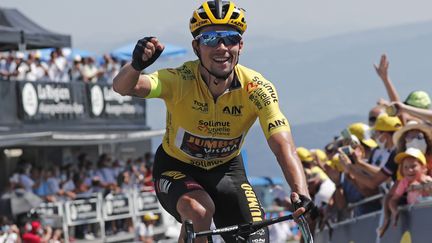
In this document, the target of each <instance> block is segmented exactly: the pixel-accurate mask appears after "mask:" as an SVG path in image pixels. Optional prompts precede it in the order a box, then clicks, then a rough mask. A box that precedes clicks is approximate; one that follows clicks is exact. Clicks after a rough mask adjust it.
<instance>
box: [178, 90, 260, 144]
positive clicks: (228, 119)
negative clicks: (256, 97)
mask: <svg viewBox="0 0 432 243" xmlns="http://www.w3.org/2000/svg"><path fill="white" fill-rule="evenodd" d="M248 99H249V98H248V95H247V93H246V92H243V91H242V90H241V89H237V90H233V91H229V92H226V93H224V94H222V95H220V96H219V97H218V98H217V99H213V97H212V95H211V94H210V93H205V92H202V91H201V92H200V90H194V92H189V94H188V95H185V96H184V97H182V99H180V100H179V101H178V102H176V104H175V105H174V106H175V107H172V108H171V109H170V110H171V113H172V114H171V117H172V122H174V123H175V125H176V126H178V127H182V128H185V129H186V130H188V131H192V132H194V133H199V134H202V135H213V136H222V137H224V136H232V135H235V134H240V133H242V132H243V131H245V130H247V129H248V128H249V127H250V125H251V124H252V123H253V122H254V121H255V119H256V113H255V111H254V109H253V107H252V106H251V105H250V101H249V100H248Z"/></svg>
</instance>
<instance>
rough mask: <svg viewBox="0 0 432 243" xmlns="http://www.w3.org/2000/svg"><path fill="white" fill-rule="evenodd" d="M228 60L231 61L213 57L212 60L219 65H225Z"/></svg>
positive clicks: (227, 58) (225, 58)
mask: <svg viewBox="0 0 432 243" xmlns="http://www.w3.org/2000/svg"><path fill="white" fill-rule="evenodd" d="M229 60H231V57H214V58H213V61H214V62H216V63H221V64H223V63H226V62H228V61H229Z"/></svg>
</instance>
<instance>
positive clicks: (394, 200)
mask: <svg viewBox="0 0 432 243" xmlns="http://www.w3.org/2000/svg"><path fill="white" fill-rule="evenodd" d="M389 197H390V198H389V204H388V205H389V209H390V212H391V219H392V222H393V225H394V226H396V225H397V221H398V218H399V210H398V203H399V200H400V199H401V197H400V196H397V195H395V194H391V195H389Z"/></svg>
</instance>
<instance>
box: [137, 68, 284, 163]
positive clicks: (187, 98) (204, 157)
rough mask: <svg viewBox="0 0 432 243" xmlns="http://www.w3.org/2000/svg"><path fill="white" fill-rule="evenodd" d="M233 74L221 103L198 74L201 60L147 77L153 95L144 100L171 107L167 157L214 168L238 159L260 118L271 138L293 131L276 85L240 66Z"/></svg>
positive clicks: (165, 140)
mask: <svg viewBox="0 0 432 243" xmlns="http://www.w3.org/2000/svg"><path fill="white" fill-rule="evenodd" d="M234 72H235V78H234V80H233V82H232V83H231V86H230V88H229V89H228V90H227V91H226V92H225V93H223V94H222V95H221V96H219V97H218V98H217V99H214V98H213V95H212V94H211V93H210V90H209V88H208V86H207V84H206V83H205V82H204V80H203V79H202V77H201V75H200V73H199V60H196V61H190V62H186V63H184V64H183V65H182V66H181V67H179V68H176V69H161V70H158V71H156V72H154V73H152V74H148V77H149V78H150V81H151V91H150V93H149V94H148V95H147V97H145V98H161V99H163V100H164V101H165V105H166V108H167V115H166V133H165V136H164V138H163V142H162V146H163V149H164V150H165V152H166V153H167V154H168V155H170V156H172V157H174V158H176V159H178V160H181V161H183V162H186V163H189V164H191V165H194V166H198V167H201V168H203V169H206V170H210V169H212V168H214V167H216V166H218V165H221V164H224V163H226V162H227V161H229V160H230V159H232V158H234V157H235V156H237V155H239V153H240V148H241V146H242V144H243V141H244V138H245V136H246V133H247V132H248V130H249V128H250V127H251V126H252V125H253V123H254V122H255V120H256V118H257V117H258V118H259V121H260V124H261V128H262V130H263V132H264V134H265V136H266V138H267V139H268V138H269V137H270V136H271V135H273V134H275V133H278V132H281V131H290V126H289V123H288V120H287V119H286V118H285V116H284V115H283V114H282V113H281V111H280V109H279V104H278V96H277V93H276V89H275V87H274V86H273V84H272V83H270V82H269V81H268V80H266V79H265V78H264V77H263V76H262V75H261V74H260V73H258V72H255V71H253V70H251V69H248V68H246V67H244V66H242V65H240V64H237V65H236V66H235V68H234Z"/></svg>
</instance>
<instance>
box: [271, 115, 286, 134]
mask: <svg viewBox="0 0 432 243" xmlns="http://www.w3.org/2000/svg"><path fill="white" fill-rule="evenodd" d="M286 126H288V121H287V119H285V118H282V119H276V120H274V121H273V122H269V124H268V128H267V131H269V132H270V131H271V130H273V129H275V128H278V127H286Z"/></svg>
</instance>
